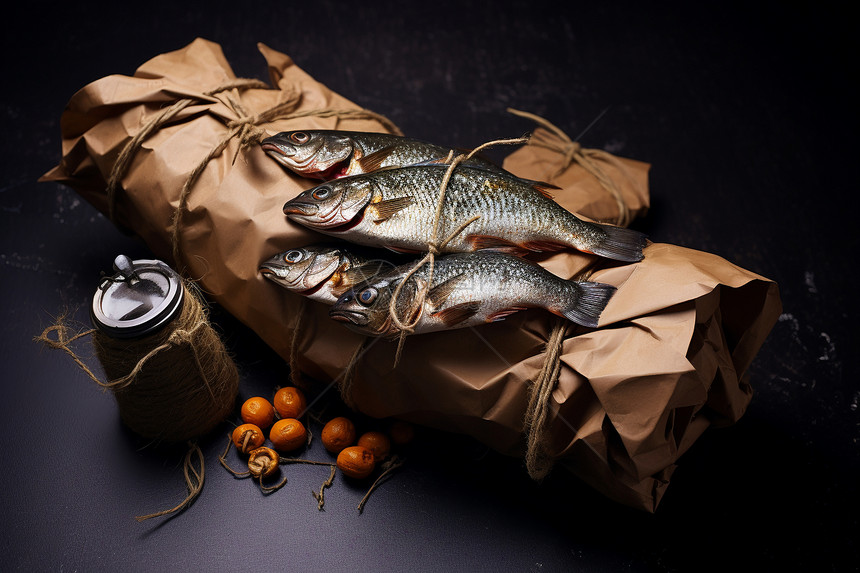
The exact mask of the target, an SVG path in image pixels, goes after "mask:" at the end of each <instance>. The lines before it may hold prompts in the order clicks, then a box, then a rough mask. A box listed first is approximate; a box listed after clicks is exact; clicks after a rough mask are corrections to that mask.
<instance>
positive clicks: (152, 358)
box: [36, 281, 239, 521]
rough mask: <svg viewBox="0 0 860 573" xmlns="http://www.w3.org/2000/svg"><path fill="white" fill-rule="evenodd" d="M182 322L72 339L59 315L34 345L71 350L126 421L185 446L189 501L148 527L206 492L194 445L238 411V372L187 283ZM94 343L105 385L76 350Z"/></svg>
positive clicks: (154, 437) (146, 434) (95, 331)
mask: <svg viewBox="0 0 860 573" xmlns="http://www.w3.org/2000/svg"><path fill="white" fill-rule="evenodd" d="M181 288H182V291H183V292H182V306H181V308H180V309H178V312H177V313H176V316H175V317H173V318H172V319H171V320H170V321H169V322H167V323H166V324H164V325H163V326H161V327H160V328H159V329H157V330H155V331H153V332H151V333H147V334H145V335H143V336H136V337H131V338H128V337H126V338H120V337H114V336H111V335H110V334H108V333H105V332H103V331H102V330H101V329H99V328H92V329H89V330H84V331H81V332H77V333H75V334H71V329H70V327H69V325H68V324H67V323H66V320H65V317H63V316H61V317H59V318H58V319H57V321H56V322H55V324H54V325H52V326H50V327H48V328H46V329H45V330H44V331H43V332H42V334H41V335H40V336H37V337H36V341H38V342H41V343H43V344H45V345H46V346H48V347H50V348H55V349H59V350H63V351H65V352H66V353H67V354H68V355H69V356H71V358H72V359H73V360H74V361H75V363H76V364H77V365H78V366H79V367H80V368H81V369H82V370H83V371H84V372H85V373H86V374H87V375H88V376H89V377H90V378H91V379H92V380H93V381H94V382H95V383H96V384H98V385H99V386H100V387H101V388H104V389H105V390H109V391H110V392H111V393H112V394H113V396H114V398H115V399H116V402H117V406H118V410H119V414H120V418H121V419H122V421H123V423H124V424H125V425H126V426H127V427H128V428H129V429H130V430H132V431H133V432H134V433H135V434H137V435H139V436H141V437H143V438H145V439H147V440H149V441H151V442H153V443H182V442H187V444H188V451H187V453H186V455H185V460H184V468H183V471H184V475H185V482H186V486H187V488H188V495H187V496H186V498H185V499H184V500H182V502H180V503H179V504H178V505H176V506H175V507H173V508H170V509H167V510H164V511H159V512H156V513H152V514H148V515H143V516H138V517H137V518H136V519H138V520H140V521H142V520H145V519H150V518H153V517H159V516H162V515H168V514H173V513H176V512H178V511H180V510H182V509H184V508H185V507H187V506H188V505H189V504H190V503H191V502H192V501H193V500H194V499H195V498H196V497H197V495H198V494H199V493H200V491H201V490H202V488H203V481H204V475H205V467H204V457H203V453H202V451H201V450H200V447H199V446H198V445H197V443H196V440H197V439H198V438H200V437H203V436H205V435H206V434H208V433H209V432H210V431H212V430H213V429H214V428H215V427H216V426H217V425H218V424H219V423H221V422H223V421H224V420H225V419H226V418H227V417H228V416H229V415H230V413H231V412H232V411H233V409H234V407H235V400H236V395H237V393H238V388H239V372H238V369H237V368H236V364H235V363H234V362H233V360H232V358H231V357H230V355H229V354H228V352H227V350H226V348H225V347H224V344H223V342H222V341H221V338H220V337H219V336H218V334H217V333H216V332H215V330H214V329H213V328H212V326H211V324H210V323H209V319H208V313H207V311H206V307H205V306H204V305H203V303H202V301H201V300H200V297H199V296H198V295H197V294H196V292H195V290H196V289H193V288H191V287H190V286H189V284H188V283H187V282H186V281H182V282H181ZM87 336H89V337H91V342H92V347H93V350H94V352H95V354H96V357H97V358H98V360H99V363H100V364H101V366H102V369H103V370H104V374H105V376H106V378H107V380H102V379H101V378H100V377H99V376H97V375H96V373H95V372H94V371H93V370H92V369H91V368H90V367H89V366H87V364H86V363H85V362H84V360H83V359H82V358H81V357H80V356H79V355H78V353H77V352H76V351H75V350H74V348H73V343H75V342H76V341H77V340H79V339H82V338H84V337H87Z"/></svg>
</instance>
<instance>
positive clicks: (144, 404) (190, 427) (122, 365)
mask: <svg viewBox="0 0 860 573" xmlns="http://www.w3.org/2000/svg"><path fill="white" fill-rule="evenodd" d="M184 288H185V297H184V303H183V306H182V311H181V312H180V314H179V316H177V317H176V318H175V319H174V321H173V322H172V323H171V324H169V325H168V326H167V327H165V328H162V329H161V330H159V331H157V332H155V333H153V334H150V335H147V336H143V337H140V338H132V339H121V338H113V337H111V336H109V335H107V334H105V333H103V332H102V331H100V330H98V329H96V330H95V331H94V332H93V347H94V349H95V352H96V356H97V357H98V359H99V362H100V363H101V365H102V368H103V369H104V372H105V375H106V376H107V378H108V379H109V380H110V382H108V383H106V384H102V385H103V386H105V387H107V388H109V389H110V390H111V391H112V392H113V395H114V398H116V402H117V405H118V407H119V413H120V416H121V417H122V420H123V422H125V424H126V425H127V426H128V427H129V428H130V429H131V430H132V431H133V432H135V433H136V434H138V435H140V436H143V437H145V438H150V439H152V440H156V441H164V442H183V441H186V440H189V439H193V438H199V437H201V436H205V435H206V434H208V433H209V432H210V431H211V430H213V429H214V428H215V426H217V425H218V424H219V423H220V422H222V421H224V420H225V419H226V418H227V416H229V415H230V413H231V412H232V411H233V408H234V406H235V399H236V394H237V392H238V388H239V372H238V370H237V368H236V364H235V363H234V362H233V360H232V359H231V358H230V356H229V354H228V353H227V350H226V349H225V347H224V344H223V342H222V341H221V338H220V337H219V336H218V334H217V333H216V332H215V330H214V329H213V328H212V326H211V325H210V323H209V321H208V318H207V313H206V310H205V308H204V306H203V304H202V303H201V302H200V299H199V298H198V297H197V296H196V295H194V294H192V291H191V290H189V289H188V287H184Z"/></svg>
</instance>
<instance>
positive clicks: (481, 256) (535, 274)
mask: <svg viewBox="0 0 860 573" xmlns="http://www.w3.org/2000/svg"><path fill="white" fill-rule="evenodd" d="M428 272H429V268H428V267H427V266H426V265H425V266H424V267H422V269H421V270H420V271H419V272H418V273H416V275H418V276H420V277H421V278H423V279H425V280H426V278H427V274H428ZM458 276H461V277H462V278H461V279H460V280H458V282H457V285H456V288H455V290H454V292H453V293H452V295H451V296H450V298H449V299H448V301H447V302H446V304H445V306H446V307H450V306H453V305H456V304H459V303H463V302H472V301H478V300H480V301H482V302H483V303H484V309H483V310H484V311H485V312H487V313H492V312H494V311H497V310H501V309H503V308H510V307H515V306H541V307H550V308H553V307H559V306H563V305H566V304H569V303H570V302H569V301H570V300H571V297H572V296H575V288H576V286H575V284H574V283H571V282H569V281H565V280H563V279H561V278H559V277H556V276H555V275H552V274H551V273H549V272H548V271H545V270H543V269H541V268H540V267H537V266H536V265H533V264H531V263H528V262H526V261H524V260H522V259H519V258H516V257H512V256H509V255H503V254H500V253H491V252H485V253H466V254H464V253H457V254H451V255H446V256H444V257H440V258H439V259H437V260H436V263H435V265H434V269H433V278H432V286H433V287H436V286H439V285H441V284H442V283H444V282H446V281H448V280H450V279H454V278H455V277H458Z"/></svg>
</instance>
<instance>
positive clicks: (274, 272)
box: [260, 246, 344, 294]
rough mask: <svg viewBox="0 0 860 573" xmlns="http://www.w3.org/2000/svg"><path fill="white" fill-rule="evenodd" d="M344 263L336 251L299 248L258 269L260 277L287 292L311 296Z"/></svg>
mask: <svg viewBox="0 0 860 573" xmlns="http://www.w3.org/2000/svg"><path fill="white" fill-rule="evenodd" d="M343 260H344V257H343V254H342V253H341V251H340V250H339V249H337V248H335V247H313V246H311V247H302V248H298V249H290V250H289V251H284V252H283V253H279V254H277V255H275V256H274V257H272V258H270V259H268V260H267V261H265V262H264V263H263V264H262V265H260V273H261V274H262V275H263V276H264V277H266V278H267V279H269V280H271V281H274V282H276V283H278V284H279V285H281V286H282V287H284V288H286V289H287V290H290V291H293V292H297V293H300V294H310V293H313V292H315V291H316V290H318V289H319V288H320V287H321V286H322V285H323V284H325V282H326V281H328V280H329V279H330V278H331V277H332V275H334V274H335V272H337V271H338V269H340V267H341V265H342V264H343Z"/></svg>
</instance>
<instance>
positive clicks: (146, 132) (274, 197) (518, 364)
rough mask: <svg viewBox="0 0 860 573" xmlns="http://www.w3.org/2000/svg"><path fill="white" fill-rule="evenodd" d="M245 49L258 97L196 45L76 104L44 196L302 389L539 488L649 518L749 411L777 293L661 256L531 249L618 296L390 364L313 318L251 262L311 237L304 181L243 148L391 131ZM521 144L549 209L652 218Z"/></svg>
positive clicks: (728, 272)
mask: <svg viewBox="0 0 860 573" xmlns="http://www.w3.org/2000/svg"><path fill="white" fill-rule="evenodd" d="M259 49H260V51H261V52H262V54H263V56H264V57H265V58H266V60H267V61H268V65H269V72H270V81H271V85H264V84H263V83H262V82H259V81H250V80H242V79H239V78H236V77H235V75H234V74H233V72H232V70H231V68H230V66H229V64H228V63H227V61H226V59H225V58H224V55H223V53H222V51H221V49H220V47H219V46H218V45H217V44H213V43H211V42H208V41H206V40H202V39H198V40H195V41H194V42H192V43H191V44H189V45H188V46H186V47H185V48H183V49H180V50H178V51H175V52H171V53H167V54H162V55H159V56H157V57H155V58H153V59H152V60H150V61H149V62H146V63H145V64H143V65H142V66H141V67H140V68H139V69H138V70H137V71H136V73H135V75H134V76H131V77H129V76H119V75H115V76H108V77H105V78H102V79H100V80H97V81H95V82H93V83H92V84H90V85H88V86H86V87H84V88H83V89H82V90H80V91H79V92H78V93H77V94H75V95H74V96H73V97H72V99H71V100H70V102H69V104H68V107H67V109H66V110H65V112H64V113H63V116H62V120H61V129H62V136H63V157H62V160H61V162H60V163H59V165H58V166H57V167H56V168H54V169H53V170H52V171H51V172H49V173H48V174H46V175H45V176H44V177H43V180H45V181H57V182H62V183H64V184H67V185H69V186H70V187H72V188H73V189H75V190H76V191H77V192H78V193H79V194H80V195H81V196H82V197H83V198H85V199H86V200H87V201H89V202H90V203H91V204H92V205H94V206H95V207H96V208H97V209H98V210H100V211H101V212H103V213H105V214H106V215H107V216H109V217H110V218H111V220H112V221H113V222H114V223H115V224H116V225H117V226H118V227H120V228H122V229H125V230H127V231H129V232H131V233H134V234H136V235H138V236H140V237H141V238H142V239H143V240H144V241H145V242H146V244H147V245H148V246H149V248H150V249H151V250H152V251H153V254H154V255H155V256H156V257H157V258H159V259H161V260H165V261H170V262H171V264H172V266H174V268H177V269H179V270H181V272H182V273H183V274H184V275H185V276H187V277H189V278H191V279H193V280H195V281H197V282H199V283H200V285H201V287H202V290H203V291H204V292H206V293H207V295H208V296H210V297H211V299H212V300H214V301H216V302H217V303H218V304H219V305H221V306H222V307H224V308H225V309H226V310H227V311H228V312H230V313H231V314H232V315H233V316H235V317H236V318H237V319H239V320H241V321H242V322H243V323H244V324H246V325H248V326H249V327H250V328H251V329H253V330H254V331H255V332H256V333H257V334H258V335H259V336H260V338H261V339H262V340H263V341H264V342H265V343H266V344H268V345H269V346H271V348H273V349H274V350H275V351H276V352H277V353H278V354H279V355H281V356H282V357H284V359H285V360H291V363H292V364H293V365H294V366H295V367H296V368H297V369H298V370H300V371H301V373H302V375H303V376H304V377H305V378H306V379H307V380H310V381H314V382H316V383H319V384H323V385H327V384H330V383H332V382H336V383H338V385H339V386H340V389H341V391H342V393H343V395H344V399H345V400H346V401H347V402H348V403H349V404H350V405H352V406H354V407H355V408H356V409H358V410H359V411H361V412H363V413H366V414H368V415H370V416H374V417H389V416H390V417H397V418H401V419H405V420H409V421H412V422H415V423H419V424H423V425H427V426H431V427H439V428H445V429H447V430H455V431H459V432H463V433H466V434H469V435H471V436H474V437H475V438H477V439H478V440H480V441H482V442H484V443H486V444H487V445H489V446H491V447H493V448H494V449H497V450H499V451H501V452H504V453H507V454H510V455H515V456H523V457H524V459H526V461H527V465H528V469H529V471H530V473H531V474H532V475H533V476H534V477H536V478H540V477H541V476H543V475H545V474H546V472H547V471H549V469H550V468H551V467H553V465H555V466H559V465H563V466H565V467H567V468H569V469H570V470H571V471H572V472H573V473H574V474H575V475H577V476H578V477H579V478H580V479H582V480H583V481H585V482H587V483H589V484H590V485H592V486H593V487H594V488H596V489H597V490H599V491H601V492H603V493H604V494H605V495H607V496H609V497H610V498H612V499H614V500H617V501H619V502H621V503H624V504H627V505H630V506H632V507H636V508H640V509H644V510H647V511H653V510H654V509H655V508H656V507H657V504H658V503H659V500H660V498H661V497H662V495H663V492H664V491H665V488H666V486H667V485H668V483H669V478H670V476H671V474H672V471H673V469H674V467H675V464H676V463H677V461H678V458H679V457H680V456H681V455H682V454H683V452H685V451H686V450H687V449H688V448H689V447H690V446H691V444H692V443H693V442H695V440H696V439H697V438H698V437H699V436H700V435H701V434H702V432H703V431H704V430H706V429H707V428H708V427H710V426H711V425H725V424H730V423H733V422H735V421H737V420H738V418H739V417H740V416H741V415H742V414H743V412H744V410H745V408H746V407H747V405H748V403H749V400H750V397H751V387H750V385H749V383H748V380H747V376H746V371H747V368H748V367H749V365H750V363H751V361H752V360H753V358H754V356H755V354H756V353H757V352H758V350H759V348H760V346H761V344H762V343H763V341H764V339H765V338H766V336H767V334H768V332H769V331H770V329H771V327H772V325H773V324H774V323H775V321H776V320H777V317H778V316H779V313H780V310H781V305H780V301H779V295H778V290H777V286H776V284H774V283H773V282H772V281H769V280H768V279H765V278H763V277H761V276H758V275H756V274H754V273H751V272H749V271H746V270H744V269H742V268H739V267H737V266H735V265H733V264H731V263H730V262H728V261H726V260H724V259H722V258H720V257H717V256H714V255H711V254H708V253H704V252H699V251H694V250H690V249H686V248H681V247H677V246H673V245H669V244H660V243H655V244H650V245H649V246H648V247H647V248H646V249H645V253H644V254H645V256H644V259H643V260H642V261H639V262H635V263H621V262H617V261H610V260H604V259H599V258H597V257H595V256H593V255H587V254H583V253H578V252H575V251H570V250H565V251H559V252H554V253H544V254H533V255H530V257H529V258H531V259H532V260H534V261H535V262H537V263H538V264H539V265H541V266H543V267H544V268H546V269H548V270H550V271H551V272H552V273H554V274H556V275H558V276H561V277H563V278H572V277H577V276H581V275H582V274H583V273H584V272H587V273H588V274H589V280H591V281H599V282H602V283H607V284H610V285H613V286H615V287H616V288H617V291H616V292H615V295H614V296H613V297H612V299H611V300H610V302H609V304H608V306H607V307H606V308H605V310H604V311H603V314H602V315H601V317H600V322H599V326H598V328H586V327H583V326H578V325H576V324H573V323H569V322H565V321H564V320H562V319H559V318H558V317H556V316H554V315H552V314H550V313H548V312H546V311H544V310H541V309H533V310H525V311H521V312H517V313H515V314H513V315H511V316H509V317H508V318H507V319H506V320H504V321H502V322H498V323H492V324H486V325H482V326H478V327H474V328H465V329H460V330H456V331H442V332H433V333H428V334H421V335H415V336H410V337H408V338H406V339H405V342H404V344H403V346H402V354H401V355H400V357H399V360H398V361H397V362H396V365H395V359H394V358H395V354H396V352H397V342H396V341H388V340H382V339H376V338H373V339H370V338H366V337H363V336H361V335H359V334H357V333H355V332H353V331H351V330H349V329H347V328H345V327H344V326H343V325H342V324H340V323H337V322H335V321H332V320H331V319H330V318H329V314H328V307H327V306H326V305H325V304H322V303H319V302H315V301H308V300H307V299H304V298H303V297H301V296H299V295H297V294H294V293H291V292H288V291H286V290H285V289H283V288H280V286H279V285H277V284H275V283H273V282H272V281H269V280H266V278H265V277H263V276H262V275H261V274H260V272H259V270H258V267H259V265H260V263H261V262H262V261H265V260H267V259H269V258H270V257H272V256H273V255H274V254H276V253H279V252H282V251H285V250H288V249H293V248H298V247H303V246H306V245H310V244H314V243H318V242H321V241H323V240H328V239H327V238H326V237H324V236H323V235H320V234H319V233H316V232H314V231H312V230H310V229H308V228H305V227H302V226H300V225H297V224H295V223H293V222H291V221H289V220H288V219H287V218H286V217H285V216H284V212H283V210H282V207H283V205H284V202H285V201H287V200H289V199H291V198H294V197H295V196H296V195H298V194H299V193H301V192H302V191H304V190H307V189H309V188H311V187H313V186H314V185H315V183H318V182H313V181H311V180H308V179H305V178H303V177H300V176H297V175H294V174H291V173H288V172H287V171H286V170H285V169H284V168H282V167H281V166H280V165H278V164H277V163H276V162H275V161H272V159H271V158H270V157H268V156H267V155H266V153H265V151H264V150H263V149H262V148H261V146H260V145H259V141H260V139H261V138H263V137H266V136H270V135H273V134H276V133H279V132H282V131H288V130H295V129H338V130H352V131H364V132H395V131H396V128H395V127H394V126H393V125H392V124H390V122H387V121H386V120H385V118H384V117H381V116H378V115H376V114H374V113H372V112H369V111H367V110H363V109H362V108H360V107H359V106H357V105H356V104H354V103H352V102H351V101H349V100H347V99H346V98H344V97H342V96H340V95H338V94H336V93H333V92H332V91H330V90H329V89H327V88H326V87H325V86H324V85H322V84H320V83H319V82H317V81H316V80H314V79H313V78H312V77H310V76H309V75H308V74H307V73H305V72H304V71H302V70H301V69H300V68H299V67H298V66H296V65H295V64H294V63H293V62H292V60H291V59H290V58H289V57H288V56H286V55H284V54H281V53H278V52H276V51H274V50H271V49H270V48H268V47H266V46H263V45H260V46H259ZM533 142H534V144H530V145H526V146H523V147H522V148H520V149H519V150H517V151H515V152H514V153H512V154H511V155H510V156H509V157H508V158H507V160H506V161H505V164H504V167H505V168H506V169H508V170H509V171H511V172H513V173H514V174H515V175H517V176H519V177H523V178H528V179H533V180H544V181H548V182H549V183H553V184H555V185H557V186H558V187H559V189H557V190H553V193H552V194H553V196H554V198H555V200H556V201H557V202H558V203H559V204H560V205H561V206H562V207H564V208H565V209H567V210H569V211H571V212H574V213H577V214H579V215H582V216H584V217H586V218H590V219H593V220H601V221H609V222H616V221H619V222H622V223H627V222H629V220H630V219H632V218H633V217H635V216H636V215H638V214H641V213H644V212H645V211H646V210H647V208H648V191H647V173H648V165H647V164H645V163H642V162H639V161H635V160H630V159H624V158H619V157H615V156H612V155H610V154H608V153H605V152H600V153H594V152H590V151H589V150H582V149H581V148H579V147H578V146H576V145H575V144H572V143H571V142H569V141H564V138H563V137H560V136H559V135H558V134H555V133H553V132H552V130H549V129H546V128H539V129H538V130H537V131H536V132H535V135H534V137H533ZM347 374H348V375H347Z"/></svg>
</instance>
